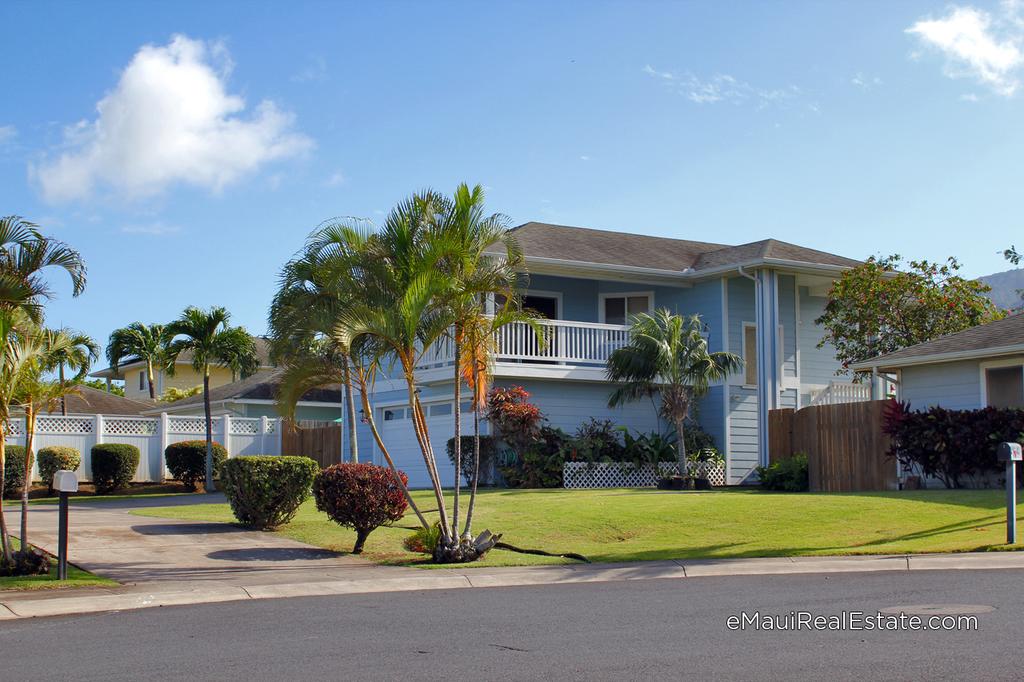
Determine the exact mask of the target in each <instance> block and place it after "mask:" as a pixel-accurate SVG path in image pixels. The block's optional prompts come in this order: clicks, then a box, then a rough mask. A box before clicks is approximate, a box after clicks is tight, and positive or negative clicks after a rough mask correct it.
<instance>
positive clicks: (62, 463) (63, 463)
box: [36, 445, 82, 495]
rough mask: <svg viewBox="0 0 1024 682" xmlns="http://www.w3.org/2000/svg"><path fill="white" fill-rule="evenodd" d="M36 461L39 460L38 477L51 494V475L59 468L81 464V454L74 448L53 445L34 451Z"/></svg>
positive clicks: (72, 467)
mask: <svg viewBox="0 0 1024 682" xmlns="http://www.w3.org/2000/svg"><path fill="white" fill-rule="evenodd" d="M36 461H37V462H39V478H41V479H42V481H43V483H45V484H46V487H47V489H48V490H49V494H50V495H52V494H53V475H54V474H55V473H57V472H58V471H60V470H61V469H66V470H68V471H74V470H76V469H77V468H78V467H79V466H80V465H81V464H82V454H81V453H80V452H79V451H78V450H76V449H75V448H68V447H62V446H60V445H54V446H51V447H48V448H42V449H40V450H39V452H37V453H36Z"/></svg>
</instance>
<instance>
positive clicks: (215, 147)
mask: <svg viewBox="0 0 1024 682" xmlns="http://www.w3.org/2000/svg"><path fill="white" fill-rule="evenodd" d="M231 67H232V64H231V62H230V58H229V57H228V55H227V52H226V50H225V48H224V47H223V45H221V44H218V43H205V42H203V41H199V40H192V39H190V38H188V37H186V36H182V35H177V36H174V37H173V38H172V39H171V42H170V43H169V44H168V45H165V46H154V45H146V46H144V47H142V48H141V49H140V50H139V51H138V52H137V53H136V54H135V56H134V57H133V58H132V61H131V63H129V64H128V66H127V67H126V68H125V70H124V71H123V72H122V73H121V78H120V80H119V81H118V84H117V86H116V87H115V88H114V89H113V90H112V91H111V92H109V93H107V95H106V96H104V97H103V99H101V100H100V101H99V102H98V103H97V105H96V110H97V113H98V115H97V117H96V119H95V120H92V121H80V122H78V123H77V124H75V125H73V126H69V127H68V128H66V129H65V145H66V149H65V150H64V151H63V152H62V153H61V154H60V155H59V157H57V158H50V159H47V160H46V161H44V162H43V163H42V164H41V165H40V166H39V167H35V168H32V169H30V170H31V172H32V174H33V176H34V177H35V178H36V179H37V180H38V182H39V184H40V186H41V187H42V191H43V195H44V196H45V198H46V199H47V200H50V201H61V200H69V199H81V198H86V197H88V196H90V195H91V194H92V193H93V192H94V190H95V189H96V188H97V187H98V186H106V187H109V188H111V189H113V190H114V191H116V192H118V193H120V194H122V195H124V196H127V197H140V196H147V195H152V194H156V193H159V192H160V191H162V190H164V189H166V188H167V187H169V186H171V185H173V184H176V183H185V184H189V185H194V186H198V187H202V188H206V189H209V190H211V191H214V192H216V191H219V190H221V189H223V188H224V187H225V186H227V185H229V184H231V183H233V182H235V181H237V180H239V179H240V178H241V177H243V176H244V175H246V174H248V173H252V172H253V171H255V170H257V169H258V168H260V167H261V166H262V165H264V164H266V163H268V162H270V161H274V160H276V159H282V158H286V157H290V156H295V155H297V154H301V153H303V152H305V151H307V150H308V149H310V148H311V147H312V144H313V143H312V141H311V140H310V139H309V138H308V137H306V136H305V135H302V134H300V133H297V132H294V131H293V129H292V125H293V116H292V115H291V114H289V113H287V112H284V111H282V110H281V109H279V108H278V106H277V105H276V104H274V103H273V102H271V101H269V100H264V101H262V102H260V103H259V104H257V105H256V106H255V107H254V109H253V110H252V111H251V112H250V113H249V115H248V116H245V115H244V113H245V109H246V104H245V101H244V100H243V99H242V97H240V96H238V95H232V94H229V93H228V92H227V88H226V86H227V78H228V75H229V73H230V70H231Z"/></svg>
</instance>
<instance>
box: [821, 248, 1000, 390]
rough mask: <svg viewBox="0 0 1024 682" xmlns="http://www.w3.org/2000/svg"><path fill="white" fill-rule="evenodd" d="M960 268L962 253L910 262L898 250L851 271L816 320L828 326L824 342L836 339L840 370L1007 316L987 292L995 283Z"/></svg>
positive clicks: (831, 342)
mask: <svg viewBox="0 0 1024 682" xmlns="http://www.w3.org/2000/svg"><path fill="white" fill-rule="evenodd" d="M959 270H960V263H959V262H958V261H957V259H956V258H949V259H947V261H946V263H944V264H938V263H932V262H929V261H910V262H909V263H907V264H906V265H905V267H904V264H903V262H902V259H901V258H900V256H898V255H894V256H889V257H887V258H880V259H876V258H874V257H872V258H869V259H868V260H867V261H865V262H864V263H862V264H861V265H859V266H857V267H855V268H851V269H850V270H847V271H845V272H844V273H843V274H842V275H841V276H840V277H839V279H837V280H836V281H835V282H834V283H833V284H832V289H831V290H830V291H829V296H828V303H827V304H826V306H825V312H824V313H823V314H822V315H821V316H820V317H819V318H818V319H817V320H815V324H818V325H821V326H822V327H824V329H825V337H824V338H823V339H822V340H821V341H820V342H819V343H818V347H819V348H822V347H824V346H825V345H826V344H831V345H832V346H833V347H834V348H835V351H836V359H837V360H839V362H840V363H841V365H842V367H841V369H840V370H839V371H838V372H837V374H845V373H847V372H848V371H849V370H848V369H847V368H848V367H849V365H851V364H853V363H856V362H861V361H863V360H867V359H869V358H873V357H875V356H877V355H883V354H885V353H892V352H894V351H897V350H899V349H901V348H906V347H907V346H912V345H914V344H917V343H922V342H924V341H930V340H932V339H934V338H937V337H939V336H943V335H945V334H952V333H954V332H958V331H962V330H964V329H968V328H970V327H974V326H976V325H979V324H984V323H985V322H990V321H992V320H996V319H999V318H1000V317H1003V316H1004V315H1005V313H1004V312H1003V311H1001V310H999V309H998V308H997V307H996V306H995V305H994V304H993V303H992V302H991V301H990V300H989V299H988V298H986V297H985V292H987V291H989V287H988V286H986V285H985V284H983V283H981V282H979V281H977V280H971V279H964V278H963V277H961V276H960V275H958V274H957V273H958V272H959Z"/></svg>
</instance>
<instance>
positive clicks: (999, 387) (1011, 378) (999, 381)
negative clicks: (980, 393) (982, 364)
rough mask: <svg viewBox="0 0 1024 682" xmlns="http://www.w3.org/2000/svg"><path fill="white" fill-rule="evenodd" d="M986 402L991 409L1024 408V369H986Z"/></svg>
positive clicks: (1018, 367)
mask: <svg viewBox="0 0 1024 682" xmlns="http://www.w3.org/2000/svg"><path fill="white" fill-rule="evenodd" d="M985 402H986V403H987V404H988V405H989V406H990V407H1013V408H1021V407H1024V367H1021V366H1020V365H1016V366H1013V367H988V368H986V369H985Z"/></svg>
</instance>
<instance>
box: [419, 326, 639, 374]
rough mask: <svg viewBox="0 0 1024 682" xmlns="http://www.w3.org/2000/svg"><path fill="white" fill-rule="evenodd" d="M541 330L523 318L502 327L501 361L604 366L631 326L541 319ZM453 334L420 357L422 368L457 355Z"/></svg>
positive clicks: (446, 362) (498, 356)
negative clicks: (451, 337)
mask: <svg viewBox="0 0 1024 682" xmlns="http://www.w3.org/2000/svg"><path fill="white" fill-rule="evenodd" d="M537 325H538V326H539V327H540V331H539V333H538V332H537V331H535V330H534V329H533V328H532V327H531V326H530V325H528V324H525V323H523V322H513V323H512V324H509V325H506V326H504V327H502V328H501V329H499V330H498V332H497V338H496V339H495V342H496V346H497V353H496V360H497V361H498V362H523V363H530V362H536V363H542V364H560V365H580V366H604V364H605V363H606V362H607V361H608V357H609V356H610V355H611V354H612V351H614V350H615V349H617V348H621V347H622V346H624V345H626V343H627V342H628V341H629V327H627V326H625V325H619V324H596V323H593V322H572V321H568V320H538V322H537ZM454 350H455V349H454V344H453V343H452V340H451V339H450V338H445V339H442V340H440V341H438V342H437V343H435V344H434V345H433V346H432V347H431V348H430V349H429V350H428V351H427V353H425V354H424V355H423V356H421V358H420V362H419V365H418V367H419V368H420V369H431V368H437V367H444V366H446V365H450V364H452V362H454V359H455V352H454Z"/></svg>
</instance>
